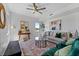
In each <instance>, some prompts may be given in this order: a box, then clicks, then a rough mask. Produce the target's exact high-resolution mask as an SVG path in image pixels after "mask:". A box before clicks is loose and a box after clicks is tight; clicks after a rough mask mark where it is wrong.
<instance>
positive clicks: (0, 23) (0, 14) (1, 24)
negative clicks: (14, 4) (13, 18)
mask: <svg viewBox="0 0 79 59" xmlns="http://www.w3.org/2000/svg"><path fill="white" fill-rule="evenodd" d="M5 14H6V13H5V8H4V6H3V4H2V3H0V29H4V28H5V24H6V15H5Z"/></svg>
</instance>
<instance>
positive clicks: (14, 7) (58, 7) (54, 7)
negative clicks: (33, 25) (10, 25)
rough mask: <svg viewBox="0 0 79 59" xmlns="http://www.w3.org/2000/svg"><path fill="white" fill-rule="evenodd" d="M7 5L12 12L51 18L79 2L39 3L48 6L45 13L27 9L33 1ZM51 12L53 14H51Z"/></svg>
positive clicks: (39, 5)
mask: <svg viewBox="0 0 79 59" xmlns="http://www.w3.org/2000/svg"><path fill="white" fill-rule="evenodd" d="M6 5H7V6H8V8H9V10H10V11H12V12H15V13H18V14H22V15H26V16H30V17H35V18H40V19H50V18H51V17H54V16H55V17H56V15H58V14H60V13H62V12H63V11H66V10H68V9H71V8H74V7H77V6H79V4H71V3H37V6H38V7H46V9H45V10H43V11H42V12H43V14H42V15H41V14H39V13H37V12H36V13H35V14H33V11H31V10H27V9H26V8H32V4H31V3H8V4H6ZM50 14H53V15H52V16H49V15H50Z"/></svg>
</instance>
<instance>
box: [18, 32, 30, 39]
mask: <svg viewBox="0 0 79 59" xmlns="http://www.w3.org/2000/svg"><path fill="white" fill-rule="evenodd" d="M18 35H19V40H20V39H23V40H24V41H26V40H28V39H30V32H26V33H21V32H19V33H18Z"/></svg>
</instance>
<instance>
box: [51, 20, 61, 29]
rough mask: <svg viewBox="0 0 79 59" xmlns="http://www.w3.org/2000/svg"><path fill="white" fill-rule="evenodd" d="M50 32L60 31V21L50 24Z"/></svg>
mask: <svg viewBox="0 0 79 59" xmlns="http://www.w3.org/2000/svg"><path fill="white" fill-rule="evenodd" d="M50 29H51V30H61V20H54V21H51V22H50Z"/></svg>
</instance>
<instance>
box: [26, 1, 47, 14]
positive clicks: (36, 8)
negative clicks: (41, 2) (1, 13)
mask: <svg viewBox="0 0 79 59" xmlns="http://www.w3.org/2000/svg"><path fill="white" fill-rule="evenodd" d="M32 5H33V8H27V10H33V14H34V13H35V12H39V13H40V14H42V12H40V11H41V10H44V9H46V8H45V7H44V8H39V7H38V6H37V5H36V3H33V4H32Z"/></svg>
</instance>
